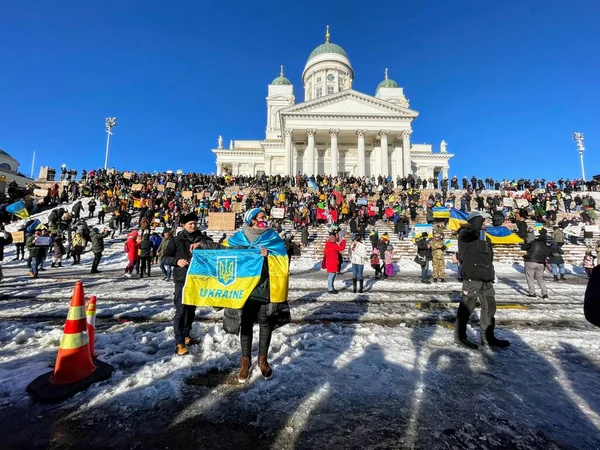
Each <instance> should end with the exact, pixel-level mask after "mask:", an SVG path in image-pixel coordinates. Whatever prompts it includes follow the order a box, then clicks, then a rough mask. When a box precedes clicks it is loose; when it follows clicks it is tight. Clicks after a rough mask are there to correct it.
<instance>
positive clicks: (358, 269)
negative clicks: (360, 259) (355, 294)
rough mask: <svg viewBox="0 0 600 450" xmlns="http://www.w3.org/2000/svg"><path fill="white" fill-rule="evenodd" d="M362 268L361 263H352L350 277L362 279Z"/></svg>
mask: <svg viewBox="0 0 600 450" xmlns="http://www.w3.org/2000/svg"><path fill="white" fill-rule="evenodd" d="M364 268H365V266H364V265H363V264H352V278H355V279H358V280H362V279H363V270H364Z"/></svg>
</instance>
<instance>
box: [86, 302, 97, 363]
mask: <svg viewBox="0 0 600 450" xmlns="http://www.w3.org/2000/svg"><path fill="white" fill-rule="evenodd" d="M85 316H86V318H87V334H88V339H89V341H90V354H91V355H92V358H95V357H96V352H95V351H94V341H95V338H96V296H95V295H92V296H91V297H90V301H89V302H88V304H87V308H86V309H85Z"/></svg>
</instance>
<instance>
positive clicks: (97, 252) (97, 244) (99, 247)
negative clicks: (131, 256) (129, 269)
mask: <svg viewBox="0 0 600 450" xmlns="http://www.w3.org/2000/svg"><path fill="white" fill-rule="evenodd" d="M109 234H110V230H104V232H102V233H101V232H100V230H99V229H98V228H96V227H94V228H92V231H91V232H90V240H91V241H92V253H93V254H94V262H93V263H92V270H91V271H90V273H100V271H99V270H98V266H99V265H100V260H101V259H102V252H103V251H104V238H105V237H108V235H109Z"/></svg>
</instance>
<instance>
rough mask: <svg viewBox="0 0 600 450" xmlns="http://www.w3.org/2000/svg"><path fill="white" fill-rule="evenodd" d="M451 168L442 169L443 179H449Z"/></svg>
mask: <svg viewBox="0 0 600 450" xmlns="http://www.w3.org/2000/svg"><path fill="white" fill-rule="evenodd" d="M449 168H450V166H444V167H442V178H448V169H449Z"/></svg>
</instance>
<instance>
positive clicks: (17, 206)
mask: <svg viewBox="0 0 600 450" xmlns="http://www.w3.org/2000/svg"><path fill="white" fill-rule="evenodd" d="M6 211H7V212H9V213H11V214H14V215H15V216H17V217H18V218H19V219H27V218H28V217H29V211H27V208H26V207H25V202H24V201H23V200H19V201H18V202H15V203H13V204H12V205H8V206H7V207H6Z"/></svg>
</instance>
